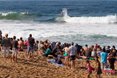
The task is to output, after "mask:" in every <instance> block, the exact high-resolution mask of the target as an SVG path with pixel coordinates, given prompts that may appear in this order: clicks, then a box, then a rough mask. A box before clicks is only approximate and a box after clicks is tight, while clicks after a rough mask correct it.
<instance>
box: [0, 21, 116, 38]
mask: <svg viewBox="0 0 117 78" xmlns="http://www.w3.org/2000/svg"><path fill="white" fill-rule="evenodd" d="M0 30H2V32H3V35H5V34H6V33H8V34H9V36H10V37H12V36H14V35H16V36H17V37H18V38H20V37H24V38H27V37H28V35H29V34H30V33H31V34H33V36H34V37H35V38H40V37H51V36H60V35H76V34H84V35H94V34H98V35H107V36H115V37H117V25H116V24H76V23H35V22H28V23H24V22H18V21H16V22H14V21H7V22H6V21H0Z"/></svg>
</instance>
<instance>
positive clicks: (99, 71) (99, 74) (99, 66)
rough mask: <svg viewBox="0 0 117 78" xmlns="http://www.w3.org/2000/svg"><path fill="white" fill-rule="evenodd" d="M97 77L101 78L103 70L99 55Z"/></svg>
mask: <svg viewBox="0 0 117 78" xmlns="http://www.w3.org/2000/svg"><path fill="white" fill-rule="evenodd" d="M95 61H96V66H97V67H96V72H97V73H96V77H97V78H101V74H102V70H101V63H100V61H99V60H98V57H96V60H95Z"/></svg>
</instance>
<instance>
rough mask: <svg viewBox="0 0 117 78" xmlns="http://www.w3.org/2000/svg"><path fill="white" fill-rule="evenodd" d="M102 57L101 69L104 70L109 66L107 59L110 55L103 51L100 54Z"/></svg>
mask: <svg viewBox="0 0 117 78" xmlns="http://www.w3.org/2000/svg"><path fill="white" fill-rule="evenodd" d="M100 57H101V68H102V69H104V67H105V66H106V64H107V57H108V53H107V52H106V50H105V49H103V51H102V52H101V53H100Z"/></svg>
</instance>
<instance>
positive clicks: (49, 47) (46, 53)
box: [44, 46, 52, 57]
mask: <svg viewBox="0 0 117 78" xmlns="http://www.w3.org/2000/svg"><path fill="white" fill-rule="evenodd" d="M51 52H52V50H51V46H47V49H46V50H45V52H44V56H46V57H47V56H48V55H50V54H51Z"/></svg>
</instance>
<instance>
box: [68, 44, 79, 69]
mask: <svg viewBox="0 0 117 78" xmlns="http://www.w3.org/2000/svg"><path fill="white" fill-rule="evenodd" d="M76 53H77V52H76V47H75V46H74V43H73V42H72V44H71V46H70V47H69V56H70V61H71V62H70V63H71V69H74V68H75V59H76Z"/></svg>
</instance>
